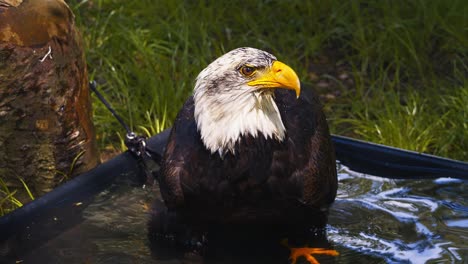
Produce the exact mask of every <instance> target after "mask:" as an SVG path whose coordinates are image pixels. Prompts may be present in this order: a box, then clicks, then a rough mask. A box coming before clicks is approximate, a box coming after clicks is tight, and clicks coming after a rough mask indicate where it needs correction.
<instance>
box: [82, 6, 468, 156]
mask: <svg viewBox="0 0 468 264" xmlns="http://www.w3.org/2000/svg"><path fill="white" fill-rule="evenodd" d="M73 8H74V12H75V14H76V18H77V21H78V24H79V26H80V29H81V31H82V35H83V39H84V43H85V49H86V53H87V54H86V55H87V60H88V66H89V72H90V75H91V77H92V78H94V79H96V80H97V82H98V84H99V87H98V88H99V89H101V90H102V91H103V92H104V93H105V94H106V97H107V99H108V100H109V101H110V102H111V103H112V104H113V106H114V107H115V108H116V110H117V111H118V113H120V114H121V115H122V116H123V118H124V119H125V120H126V121H127V122H128V123H129V125H130V126H131V127H132V129H134V130H135V131H136V132H138V133H140V134H146V135H150V134H151V135H152V134H155V133H157V132H159V131H161V130H162V129H164V128H166V127H169V126H171V124H172V120H174V118H175V115H176V114H177V111H178V109H179V108H180V107H181V105H182V104H183V102H184V101H185V99H186V98H187V97H188V96H189V95H190V94H191V92H192V89H193V82H194V79H195V77H196V75H197V74H198V72H199V71H200V70H201V69H203V68H204V67H205V66H206V65H207V64H208V63H209V62H210V61H212V60H213V59H215V58H216V57H218V56H220V55H221V54H223V53H224V52H226V51H229V50H231V49H233V48H236V47H240V46H252V47H257V48H261V49H264V50H267V51H271V52H273V53H274V54H275V55H276V56H277V57H278V58H279V59H280V60H282V61H284V62H286V63H287V64H289V65H291V66H292V67H293V68H294V69H296V70H297V72H298V74H299V76H301V79H302V81H303V82H305V83H309V84H310V83H313V82H312V80H310V79H309V74H310V68H311V65H313V64H314V63H315V61H316V60H317V57H318V56H319V55H321V54H323V53H324V51H328V52H330V51H331V52H332V53H333V54H334V55H335V57H336V58H335V59H334V60H336V61H333V63H336V64H339V65H346V66H347V68H348V69H349V74H350V75H351V76H352V78H353V80H354V85H353V86H351V87H350V86H349V85H340V86H338V88H336V89H338V90H340V94H341V95H340V96H339V98H338V99H336V100H332V101H329V102H327V109H329V110H330V111H327V116H328V117H329V119H330V124H331V127H332V131H333V132H334V133H338V134H345V135H350V136H355V137H359V138H362V139H365V140H371V141H375V142H379V143H383V144H388V145H393V146H397V147H402V148H406V149H412V150H416V151H423V152H429V153H434V154H437V155H444V156H447V157H452V158H458V159H462V160H467V159H468V156H467V153H466V149H467V143H466V138H467V137H466V105H467V104H466V100H467V99H466V97H467V92H466V90H467V86H466V77H467V72H468V68H467V65H468V59H467V55H468V51H467V49H468V48H467V47H468V15H467V14H468V4H466V1H462V0H454V1H449V2H448V1H423V0H419V1H412V2H408V1H212V2H211V1H171V0H160V1H149V0H142V1H116V0H95V1H82V2H81V3H80V4H79V5H75V6H73ZM322 77H323V76H322ZM338 82H339V81H338ZM93 111H94V120H95V124H96V127H97V131H98V138H99V143H100V146H101V148H106V147H108V146H109V145H113V146H114V147H115V148H120V145H119V144H120V143H121V142H122V141H121V140H120V139H119V136H118V135H119V134H118V133H120V134H123V133H125V131H123V129H122V128H121V127H120V125H119V124H118V123H117V122H116V120H115V119H114V118H113V117H112V115H111V114H110V113H109V112H108V111H107V109H105V107H104V106H103V105H102V104H101V103H99V102H98V101H96V100H95V102H94V105H93Z"/></svg>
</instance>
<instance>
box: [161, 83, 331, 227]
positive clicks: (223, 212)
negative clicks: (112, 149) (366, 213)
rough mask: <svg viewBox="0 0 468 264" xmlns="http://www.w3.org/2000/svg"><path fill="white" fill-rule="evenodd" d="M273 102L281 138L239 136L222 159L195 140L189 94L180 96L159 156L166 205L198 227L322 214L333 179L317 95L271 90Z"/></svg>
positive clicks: (292, 221)
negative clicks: (185, 97)
mask: <svg viewBox="0 0 468 264" xmlns="http://www.w3.org/2000/svg"><path fill="white" fill-rule="evenodd" d="M275 102H276V104H277V106H278V109H279V111H280V114H281V118H282V120H283V123H284V125H285V128H286V137H285V139H284V141H283V142H278V141H277V140H274V139H265V138H264V137H263V136H262V135H261V134H260V135H259V136H258V137H257V138H253V137H251V136H244V137H242V138H241V140H240V141H239V142H238V143H237V145H236V148H235V149H236V153H235V154H234V155H233V154H231V153H227V154H226V155H225V156H224V157H223V158H222V157H220V155H219V154H218V153H214V154H211V153H210V151H208V150H207V149H206V148H205V146H204V145H203V142H202V141H201V139H200V134H199V132H198V131H197V126H196V123H195V120H194V113H193V111H194V104H193V98H192V97H191V98H189V99H188V100H187V102H186V103H185V105H184V106H183V108H182V110H181V111H180V112H179V114H178V116H177V119H176V121H175V122H174V126H173V128H172V132H171V135H170V137H169V141H168V144H167V147H166V151H165V154H164V157H163V162H162V175H161V179H160V186H161V193H162V195H163V199H164V201H165V203H166V206H167V207H168V209H169V210H173V211H176V212H177V213H179V214H181V215H182V216H183V217H184V218H186V219H188V220H190V221H192V222H194V223H198V224H201V225H224V224H227V225H231V224H247V225H250V224H252V225H262V224H266V223H269V224H274V225H296V224H299V223H303V224H307V223H312V222H314V219H315V218H316V215H317V214H325V215H326V210H327V208H328V207H329V205H330V204H331V203H332V202H333V201H334V199H335V196H336V190H337V178H336V167H335V154H334V150H333V146H332V142H331V139H330V134H329V131H328V126H327V123H326V119H325V116H324V114H323V112H322V109H321V105H320V103H319V101H318V98H317V96H316V95H315V94H313V92H312V91H311V90H310V89H303V91H302V94H301V96H300V98H299V99H296V97H295V95H294V93H292V92H291V91H287V90H283V89H277V90H275ZM321 219H322V218H321ZM322 222H323V221H322ZM322 222H321V223H319V224H324V223H322Z"/></svg>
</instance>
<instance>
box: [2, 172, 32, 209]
mask: <svg viewBox="0 0 468 264" xmlns="http://www.w3.org/2000/svg"><path fill="white" fill-rule="evenodd" d="M18 180H19V181H20V182H21V184H22V187H23V189H24V191H25V193H26V194H27V196H28V197H27V199H26V198H19V197H18V190H16V189H15V190H11V189H10V188H9V187H8V185H7V184H6V182H4V181H3V180H2V179H1V178H0V216H2V215H5V214H7V213H9V212H11V211H13V210H15V209H17V208H20V207H21V206H23V202H24V201H25V200H30V201H32V200H34V195H33V194H32V192H31V190H30V189H29V187H28V185H27V184H26V182H24V180H23V179H21V178H20V177H18Z"/></svg>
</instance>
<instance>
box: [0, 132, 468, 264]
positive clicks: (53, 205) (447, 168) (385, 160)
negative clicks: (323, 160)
mask: <svg viewBox="0 0 468 264" xmlns="http://www.w3.org/2000/svg"><path fill="white" fill-rule="evenodd" d="M168 135H169V130H165V131H163V132H162V133H160V134H158V135H156V136H154V137H152V138H150V139H149V140H148V142H147V143H148V148H149V149H150V150H151V151H152V152H155V153H159V154H161V153H162V152H163V149H164V146H165V143H166V141H167V138H168ZM333 141H334V144H335V150H336V156H337V160H339V162H340V163H341V164H343V165H345V166H347V167H349V168H350V169H352V170H354V171H356V172H361V173H366V174H371V175H378V176H380V177H390V178H404V179H407V178H411V179H415V178H416V179H421V178H439V177H445V178H447V177H451V178H459V179H463V180H467V179H468V163H466V162H461V161H456V160H451V159H446V158H441V157H436V156H431V155H426V154H421V153H416V152H411V151H405V150H401V149H398V148H392V147H388V146H383V145H378V144H373V143H369V142H364V141H359V140H355V139H351V138H346V137H341V136H333ZM140 165H141V164H140V161H139V160H138V158H136V157H135V156H134V155H132V154H131V153H129V152H125V153H122V154H120V155H118V156H116V157H114V158H113V159H111V160H109V161H107V162H105V163H103V164H101V165H99V166H98V167H96V168H94V169H93V170H91V171H89V172H87V173H84V174H82V175H80V176H78V177H76V178H74V179H72V180H70V181H68V182H66V183H65V184H63V185H61V186H59V187H58V188H56V189H55V190H53V191H52V192H50V193H47V194H46V195H44V196H42V197H40V198H38V199H36V200H34V201H33V202H30V203H28V204H26V205H24V206H23V207H21V208H19V209H17V210H15V211H14V212H12V213H10V214H7V215H5V216H3V217H1V218H0V262H2V259H8V260H9V258H8V257H9V256H10V257H11V256H16V255H19V254H20V253H21V252H25V251H27V250H30V249H33V248H35V247H37V246H38V245H40V244H41V243H43V241H47V240H49V239H51V238H52V237H54V236H56V235H58V234H59V233H60V232H62V231H63V230H66V229H68V228H70V227H71V226H73V225H75V224H77V223H79V222H80V221H82V215H81V212H82V211H83V210H84V208H86V206H87V204H88V203H89V202H90V201H91V200H92V199H93V197H94V195H96V194H97V193H99V192H101V191H103V190H105V189H106V188H107V187H109V186H110V185H111V184H112V183H113V182H115V179H116V178H117V177H122V176H123V177H124V178H125V177H127V176H128V178H131V180H132V181H135V182H137V179H138V178H140V176H141V175H142V174H143V171H142V167H141V166H140ZM44 230H48V231H47V232H44ZM2 263H3V262H2Z"/></svg>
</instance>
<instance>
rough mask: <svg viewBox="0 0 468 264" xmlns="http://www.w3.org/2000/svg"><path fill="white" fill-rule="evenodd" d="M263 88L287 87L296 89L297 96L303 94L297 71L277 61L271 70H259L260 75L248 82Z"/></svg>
mask: <svg viewBox="0 0 468 264" xmlns="http://www.w3.org/2000/svg"><path fill="white" fill-rule="evenodd" d="M247 84H248V85H250V86H258V87H261V88H285V89H290V90H294V91H296V97H297V98H299V95H300V94H301V83H300V82H299V77H297V74H296V72H294V70H293V69H291V67H289V66H288V65H286V64H284V63H282V62H280V61H275V62H273V65H272V66H271V68H270V69H269V70H266V71H265V72H259V74H258V77H257V78H255V79H254V80H252V81H250V82H248V83H247Z"/></svg>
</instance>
